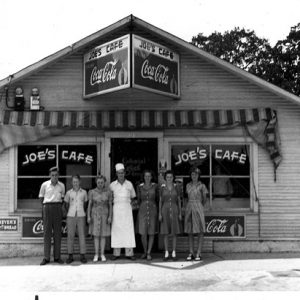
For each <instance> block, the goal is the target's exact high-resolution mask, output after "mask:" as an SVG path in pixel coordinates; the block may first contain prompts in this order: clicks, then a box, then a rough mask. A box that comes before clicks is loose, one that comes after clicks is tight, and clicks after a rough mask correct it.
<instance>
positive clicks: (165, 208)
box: [159, 170, 181, 261]
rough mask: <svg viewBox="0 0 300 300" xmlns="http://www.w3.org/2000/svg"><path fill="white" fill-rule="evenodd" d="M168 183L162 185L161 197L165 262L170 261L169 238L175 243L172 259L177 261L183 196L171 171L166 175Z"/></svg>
mask: <svg viewBox="0 0 300 300" xmlns="http://www.w3.org/2000/svg"><path fill="white" fill-rule="evenodd" d="M165 180H166V183H164V184H162V185H161V189H160V197H159V221H160V222H161V224H160V233H161V234H162V235H163V236H164V247H165V255H164V258H163V259H164V261H167V260H168V259H169V250H168V236H169V235H171V237H172V242H173V244H172V245H173V251H172V259H173V260H176V242H177V234H179V233H180V224H179V222H180V221H181V197H180V196H181V195H180V190H179V188H178V186H177V185H176V184H175V183H174V173H173V172H172V171H171V170H168V171H166V173H165Z"/></svg>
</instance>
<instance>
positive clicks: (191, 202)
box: [184, 168, 208, 261]
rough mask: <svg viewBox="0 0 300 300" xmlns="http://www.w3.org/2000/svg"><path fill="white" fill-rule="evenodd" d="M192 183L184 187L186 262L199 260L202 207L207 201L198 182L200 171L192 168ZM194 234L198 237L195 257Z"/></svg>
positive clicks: (201, 240) (202, 185)
mask: <svg viewBox="0 0 300 300" xmlns="http://www.w3.org/2000/svg"><path fill="white" fill-rule="evenodd" d="M190 174H191V178H192V181H191V182H190V183H188V184H187V186H186V193H187V195H188V203H187V205H186V210H185V219H184V232H185V233H187V234H188V239H189V250H190V253H189V255H188V257H187V260H192V259H194V258H195V260H196V261H199V260H201V259H202V258H201V249H202V245H203V234H204V232H205V218H204V205H205V202H206V200H207V194H208V191H207V188H206V186H205V185H204V184H203V183H202V182H201V181H199V175H200V170H199V169H198V168H192V170H191V172H190ZM194 234H197V235H198V248H197V253H196V257H194Z"/></svg>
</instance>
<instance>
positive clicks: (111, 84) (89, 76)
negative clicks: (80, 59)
mask: <svg viewBox="0 0 300 300" xmlns="http://www.w3.org/2000/svg"><path fill="white" fill-rule="evenodd" d="M129 51H130V43H129V35H126V36H123V37H120V38H118V39H116V40H113V41H110V42H109V43H105V44H103V45H100V46H97V47H96V48H94V49H92V50H91V51H89V52H88V53H86V54H85V55H84V73H83V74H84V87H83V93H84V98H89V97H93V96H96V95H99V94H104V93H108V92H112V91H116V90H120V89H124V88H128V87H129V86H130V72H129V63H130V61H129Z"/></svg>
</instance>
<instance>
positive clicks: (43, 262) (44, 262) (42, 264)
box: [40, 258, 50, 266]
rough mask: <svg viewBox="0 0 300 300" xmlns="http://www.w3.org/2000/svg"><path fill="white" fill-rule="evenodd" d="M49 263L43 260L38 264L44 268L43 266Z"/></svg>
mask: <svg viewBox="0 0 300 300" xmlns="http://www.w3.org/2000/svg"><path fill="white" fill-rule="evenodd" d="M49 262H50V260H48V259H46V258H44V259H43V260H42V262H41V263H40V266H44V265H46V264H49Z"/></svg>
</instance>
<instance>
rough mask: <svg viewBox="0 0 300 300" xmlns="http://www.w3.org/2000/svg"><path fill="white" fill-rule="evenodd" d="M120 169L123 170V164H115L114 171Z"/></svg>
mask: <svg viewBox="0 0 300 300" xmlns="http://www.w3.org/2000/svg"><path fill="white" fill-rule="evenodd" d="M120 170H125V167H124V165H123V164H121V163H119V164H116V172H118V171H120Z"/></svg>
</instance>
